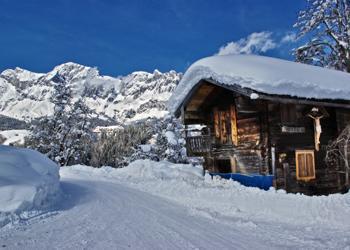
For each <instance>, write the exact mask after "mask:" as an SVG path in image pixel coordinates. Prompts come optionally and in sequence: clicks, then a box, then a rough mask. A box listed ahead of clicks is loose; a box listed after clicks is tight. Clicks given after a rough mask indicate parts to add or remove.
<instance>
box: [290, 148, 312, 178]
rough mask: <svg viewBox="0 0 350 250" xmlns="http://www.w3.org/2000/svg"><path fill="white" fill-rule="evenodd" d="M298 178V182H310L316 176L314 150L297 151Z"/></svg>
mask: <svg viewBox="0 0 350 250" xmlns="http://www.w3.org/2000/svg"><path fill="white" fill-rule="evenodd" d="M295 160H296V177H297V180H301V181H310V180H312V179H315V178H316V175H315V154H314V151H313V150H296V151H295Z"/></svg>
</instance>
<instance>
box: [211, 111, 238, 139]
mask: <svg viewBox="0 0 350 250" xmlns="http://www.w3.org/2000/svg"><path fill="white" fill-rule="evenodd" d="M214 132H215V137H216V138H217V139H219V140H220V142H221V143H222V144H226V143H232V144H233V145H236V146H237V144H238V131H237V114H236V109H235V106H234V105H231V106H230V109H227V110H224V111H219V110H218V109H217V108H214Z"/></svg>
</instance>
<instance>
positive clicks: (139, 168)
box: [61, 160, 350, 230]
mask: <svg viewBox="0 0 350 250" xmlns="http://www.w3.org/2000/svg"><path fill="white" fill-rule="evenodd" d="M202 171H203V170H202V168H201V167H194V166H192V165H190V164H173V163H169V162H167V161H160V162H153V161H150V160H137V161H134V162H132V163H131V164H130V165H129V166H128V167H125V168H121V169H113V168H111V167H103V168H99V169H96V168H91V167H86V166H79V165H76V166H72V167H64V168H62V169H61V174H62V176H63V177H66V178H67V177H72V178H74V177H75V178H76V176H79V177H80V178H83V179H86V178H99V179H106V180H108V181H116V182H118V183H122V184H124V185H129V186H131V187H133V188H136V189H139V190H141V191H144V192H147V193H151V194H153V195H156V196H160V197H162V198H166V199H169V200H172V201H174V202H176V203H179V204H181V205H183V206H185V207H187V208H188V209H189V210H190V212H191V213H192V214H193V215H200V216H205V217H207V218H210V219H214V220H220V221H221V220H222V218H225V219H224V221H226V222H227V223H234V222H237V220H239V221H241V222H242V223H243V224H247V225H248V226H253V227H254V226H255V225H253V223H251V221H255V222H268V223H270V222H272V223H282V224H283V223H285V224H293V225H298V226H305V227H325V228H337V229H339V228H343V229H344V228H346V230H350V224H349V219H348V218H350V194H349V193H348V194H345V195H342V194H333V195H329V196H313V197H310V196H305V195H301V194H287V193H286V192H285V191H284V190H278V191H276V190H275V189H273V188H271V189H270V190H269V191H264V190H260V189H258V188H252V187H245V186H242V185H240V184H239V183H238V182H235V181H232V180H224V179H220V178H213V179H212V178H211V177H210V176H209V175H205V176H203V175H202Z"/></svg>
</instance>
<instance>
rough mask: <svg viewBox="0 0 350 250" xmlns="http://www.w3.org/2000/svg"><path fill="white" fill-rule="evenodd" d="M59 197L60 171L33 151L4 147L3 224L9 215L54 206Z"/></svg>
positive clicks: (0, 162)
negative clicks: (52, 203)
mask: <svg viewBox="0 0 350 250" xmlns="http://www.w3.org/2000/svg"><path fill="white" fill-rule="evenodd" d="M58 194H59V167H58V166H57V165H56V164H55V163H54V162H52V161H51V160H49V159H48V158H47V157H45V156H44V155H42V154H40V153H39V152H36V151H34V150H29V149H19V148H14V147H9V146H2V145H0V224H1V221H2V220H3V219H4V218H5V216H6V215H7V214H9V213H14V214H19V213H21V212H23V211H29V210H34V209H42V208H45V207H48V206H50V204H51V202H53V201H54V200H55V199H56V198H57V197H58Z"/></svg>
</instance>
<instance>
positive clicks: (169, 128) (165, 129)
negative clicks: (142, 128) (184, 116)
mask: <svg viewBox="0 0 350 250" xmlns="http://www.w3.org/2000/svg"><path fill="white" fill-rule="evenodd" d="M145 123H146V124H147V126H148V127H151V128H152V137H151V138H150V140H149V141H148V142H147V144H145V145H139V146H138V148H137V150H136V151H135V152H134V154H133V155H132V156H131V157H130V160H131V161H134V160H138V159H151V160H157V161H158V160H166V161H169V162H174V163H187V162H188V161H187V155H186V148H185V144H186V143H185V139H184V138H183V125H182V124H181V123H180V121H179V120H178V119H176V118H175V117H173V116H165V117H164V118H160V119H150V120H147V121H146V122H145Z"/></svg>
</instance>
